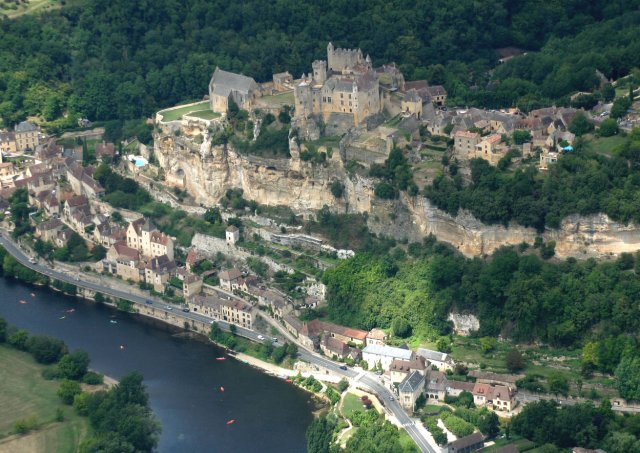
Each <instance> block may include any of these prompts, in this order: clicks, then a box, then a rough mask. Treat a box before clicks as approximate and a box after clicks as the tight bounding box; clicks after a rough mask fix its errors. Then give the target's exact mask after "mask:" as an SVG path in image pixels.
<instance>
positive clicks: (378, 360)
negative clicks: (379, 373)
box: [362, 344, 413, 370]
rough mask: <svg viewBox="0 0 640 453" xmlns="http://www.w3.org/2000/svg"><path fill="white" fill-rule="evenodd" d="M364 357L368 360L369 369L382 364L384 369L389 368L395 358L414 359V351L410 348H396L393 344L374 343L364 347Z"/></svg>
mask: <svg viewBox="0 0 640 453" xmlns="http://www.w3.org/2000/svg"><path fill="white" fill-rule="evenodd" d="M362 359H363V360H364V361H365V362H367V365H369V369H372V368H375V367H376V366H377V365H378V364H380V366H381V367H382V369H383V370H388V369H389V367H390V366H391V363H392V362H393V361H394V360H395V359H401V360H411V359H413V351H411V350H409V349H402V348H394V347H392V346H380V345H377V344H372V345H368V346H367V347H366V348H364V350H363V351H362Z"/></svg>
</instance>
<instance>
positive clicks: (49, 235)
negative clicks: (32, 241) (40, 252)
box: [36, 218, 64, 243]
mask: <svg viewBox="0 0 640 453" xmlns="http://www.w3.org/2000/svg"><path fill="white" fill-rule="evenodd" d="M62 228H64V224H63V223H62V222H61V221H60V219H56V218H53V219H49V220H46V221H44V222H42V223H39V224H38V225H36V236H37V237H39V238H40V240H42V241H44V242H47V241H49V242H51V243H53V242H54V241H55V239H56V237H57V236H58V231H60V230H61V229H62Z"/></svg>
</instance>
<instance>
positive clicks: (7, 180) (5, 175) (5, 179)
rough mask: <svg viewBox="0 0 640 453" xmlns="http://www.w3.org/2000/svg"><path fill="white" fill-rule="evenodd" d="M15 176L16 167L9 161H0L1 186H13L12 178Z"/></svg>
mask: <svg viewBox="0 0 640 453" xmlns="http://www.w3.org/2000/svg"><path fill="white" fill-rule="evenodd" d="M0 155H1V154H0ZM0 160H1V158H0ZM15 176H16V169H15V167H14V166H13V164H12V163H11V162H0V185H1V186H2V188H5V187H14V185H15V184H14V182H13V178H15Z"/></svg>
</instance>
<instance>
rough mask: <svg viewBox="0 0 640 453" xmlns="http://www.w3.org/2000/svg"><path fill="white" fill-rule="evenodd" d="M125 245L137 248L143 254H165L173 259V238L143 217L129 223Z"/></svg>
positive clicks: (152, 255) (151, 255)
mask: <svg viewBox="0 0 640 453" xmlns="http://www.w3.org/2000/svg"><path fill="white" fill-rule="evenodd" d="M127 245H128V246H129V247H131V248H134V249H136V250H139V251H140V252H141V253H142V254H143V255H144V256H149V257H155V256H162V255H166V256H167V257H168V258H169V260H170V261H172V260H173V239H171V238H170V237H169V236H167V235H166V234H164V233H161V232H160V231H158V230H157V229H156V228H155V227H152V226H151V223H150V222H149V220H148V219H145V218H144V217H141V218H139V219H138V220H136V221H134V222H131V223H129V226H128V227H127Z"/></svg>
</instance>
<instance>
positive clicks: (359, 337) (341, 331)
mask: <svg viewBox="0 0 640 453" xmlns="http://www.w3.org/2000/svg"><path fill="white" fill-rule="evenodd" d="M320 328H321V330H322V331H323V333H324V334H326V335H329V336H331V337H333V338H337V339H338V340H340V341H343V342H345V343H349V342H351V343H354V344H357V345H363V344H364V342H365V339H366V338H367V333H368V332H366V331H364V330H360V329H352V328H350V327H344V326H340V325H338V324H332V323H330V322H320Z"/></svg>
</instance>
